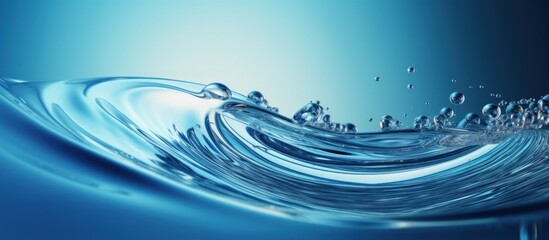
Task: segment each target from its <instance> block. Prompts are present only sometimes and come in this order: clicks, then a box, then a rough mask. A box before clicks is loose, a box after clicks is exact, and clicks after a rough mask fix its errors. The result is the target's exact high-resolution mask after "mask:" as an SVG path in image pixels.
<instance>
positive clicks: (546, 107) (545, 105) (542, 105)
mask: <svg viewBox="0 0 549 240" xmlns="http://www.w3.org/2000/svg"><path fill="white" fill-rule="evenodd" d="M538 107H539V110H541V111H549V94H547V95H545V96H543V97H542V98H541V99H540V100H539V101H538Z"/></svg>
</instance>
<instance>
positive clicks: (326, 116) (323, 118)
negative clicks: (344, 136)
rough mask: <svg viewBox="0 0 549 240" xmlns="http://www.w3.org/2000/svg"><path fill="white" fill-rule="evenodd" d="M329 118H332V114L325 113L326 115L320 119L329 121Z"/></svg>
mask: <svg viewBox="0 0 549 240" xmlns="http://www.w3.org/2000/svg"><path fill="white" fill-rule="evenodd" d="M331 118H332V116H330V114H326V115H324V117H322V121H323V122H325V123H330V122H331Z"/></svg>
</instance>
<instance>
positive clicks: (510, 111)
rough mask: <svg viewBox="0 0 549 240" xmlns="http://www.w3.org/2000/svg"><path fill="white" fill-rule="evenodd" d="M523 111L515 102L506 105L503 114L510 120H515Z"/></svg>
mask: <svg viewBox="0 0 549 240" xmlns="http://www.w3.org/2000/svg"><path fill="white" fill-rule="evenodd" d="M523 111H524V109H523V108H522V107H521V106H520V105H519V104H516V103H515V102H511V103H509V105H507V108H505V112H506V113H507V115H509V118H511V119H516V118H517V117H519V115H520V114H521V113H522V112H523Z"/></svg>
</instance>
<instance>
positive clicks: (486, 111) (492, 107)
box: [482, 103, 501, 119]
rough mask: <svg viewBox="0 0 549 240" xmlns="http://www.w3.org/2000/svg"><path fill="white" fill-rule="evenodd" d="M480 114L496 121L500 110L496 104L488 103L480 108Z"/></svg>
mask: <svg viewBox="0 0 549 240" xmlns="http://www.w3.org/2000/svg"><path fill="white" fill-rule="evenodd" d="M482 114H483V115H484V116H486V117H488V118H492V119H497V118H499V116H500V115H501V108H499V107H498V106H497V105H496V104H493V103H489V104H486V106H484V107H483V108H482Z"/></svg>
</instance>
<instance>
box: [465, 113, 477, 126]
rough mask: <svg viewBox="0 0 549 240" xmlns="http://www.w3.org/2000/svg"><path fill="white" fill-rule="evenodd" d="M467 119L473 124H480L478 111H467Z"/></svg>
mask: <svg viewBox="0 0 549 240" xmlns="http://www.w3.org/2000/svg"><path fill="white" fill-rule="evenodd" d="M465 121H466V122H467V123H472V124H480V116H479V115H478V114H476V113H467V115H465Z"/></svg>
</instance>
